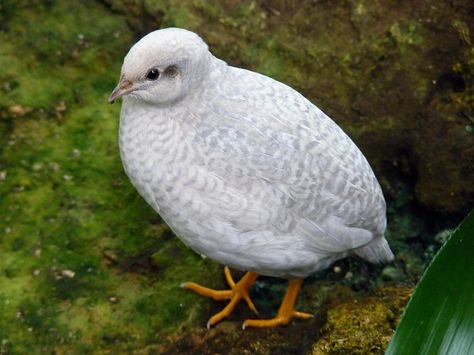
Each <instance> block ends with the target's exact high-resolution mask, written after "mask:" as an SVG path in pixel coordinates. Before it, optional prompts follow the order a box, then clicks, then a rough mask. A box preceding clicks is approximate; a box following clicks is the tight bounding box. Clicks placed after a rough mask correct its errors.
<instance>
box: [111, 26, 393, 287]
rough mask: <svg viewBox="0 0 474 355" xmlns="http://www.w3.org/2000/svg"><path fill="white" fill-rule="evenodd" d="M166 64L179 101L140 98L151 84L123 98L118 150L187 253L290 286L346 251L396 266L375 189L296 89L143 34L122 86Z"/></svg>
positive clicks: (200, 45) (178, 37) (350, 148)
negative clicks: (281, 279) (285, 280)
mask: <svg viewBox="0 0 474 355" xmlns="http://www.w3.org/2000/svg"><path fill="white" fill-rule="evenodd" d="M143 62H145V63H143ZM160 62H163V63H164V64H163V65H164V66H166V65H170V64H172V65H177V68H178V75H177V76H176V77H175V78H173V79H171V78H169V79H166V78H165V79H163V84H161V85H167V84H165V83H166V80H179V81H180V83H179V90H180V91H179V92H180V93H179V95H176V96H175V97H171V98H169V99H168V98H166V97H164V95H163V97H164V98H163V99H162V101H160V99H159V98H157V99H156V100H154V98H153V95H152V94H150V93H147V92H144V93H143V94H142V93H140V91H146V90H147V88H148V87H147V86H146V87H145V88H144V89H142V90H137V91H136V92H132V93H131V94H129V95H126V96H124V101H123V106H122V112H121V120H120V152H121V156H122V161H123V164H124V168H125V171H126V173H127V175H128V176H129V178H130V180H131V182H132V184H133V185H134V186H135V187H136V188H137V190H138V192H139V193H140V194H141V195H142V196H143V198H144V199H145V200H146V201H147V202H148V203H149V204H150V205H151V206H152V207H153V208H154V209H155V210H156V211H157V212H158V213H159V214H160V215H161V216H162V218H163V219H164V221H165V222H166V223H167V224H168V225H169V226H170V227H171V228H172V229H173V230H174V231H175V233H176V234H177V235H178V237H179V238H180V239H181V240H182V241H183V242H184V243H185V244H187V245H188V246H189V247H191V248H192V249H194V250H195V251H196V252H198V253H200V254H203V255H206V256H208V257H209V258H211V259H214V260H216V261H218V262H220V263H222V264H225V265H228V266H230V267H232V268H237V269H240V270H249V271H254V272H257V273H260V274H264V275H269V276H279V277H285V278H293V277H306V276H308V275H309V274H310V273H312V272H315V271H318V270H321V269H323V268H326V267H328V266H329V265H330V264H331V263H332V262H334V261H335V260H337V259H340V258H343V257H345V256H347V255H348V254H349V253H356V254H358V255H359V256H361V257H363V258H365V259H367V260H369V261H371V262H382V261H389V260H391V259H392V258H393V255H392V253H391V251H390V248H389V246H388V244H387V242H386V240H385V238H384V231H385V227H386V218H385V201H384V198H383V195H382V191H381V189H380V186H379V184H378V182H377V179H376V178H375V176H374V174H373V172H372V169H371V168H370V165H369V164H368V162H367V160H366V159H365V157H364V156H363V154H362V153H361V152H360V150H359V149H358V148H357V147H356V145H355V144H354V143H353V142H352V141H351V139H350V138H349V137H348V136H347V135H346V134H345V133H344V132H343V131H342V130H341V128H340V127H339V126H338V125H337V124H336V123H334V121H332V120H331V119H330V118H329V117H328V116H327V115H325V114H324V113H323V112H322V111H321V110H319V109H318V108H317V107H316V106H315V105H313V104H312V103H311V102H309V101H308V100H307V99H305V98H304V97H303V96H302V95H300V94H299V93H298V92H296V91H295V90H293V89H291V88H290V87H288V86H286V85H284V84H282V83H280V82H278V81H275V80H273V79H271V78H269V77H266V76H264V75H261V74H258V73H255V72H252V71H248V70H244V69H239V68H235V67H232V66H229V65H227V64H226V63H225V62H223V61H221V60H219V59H217V58H215V57H214V56H212V54H211V53H210V52H209V51H208V49H207V46H206V45H205V43H204V42H203V41H202V40H201V39H200V38H199V37H198V36H197V35H195V34H193V33H192V32H189V31H185V30H179V29H166V30H160V31H155V32H153V33H151V34H149V35H148V36H146V37H145V38H144V39H142V40H141V41H140V42H138V43H137V44H136V45H135V46H134V47H133V48H132V49H131V51H130V53H129V54H128V55H127V57H126V58H125V61H124V66H123V68H122V77H129V76H131V77H136V78H138V77H140V75H143V73H144V71H146V69H147V68H148V67H152V66H153V65H155V64H159V63H160ZM174 62H176V63H174ZM137 68H139V69H137ZM133 73H135V74H133ZM132 79H133V78H132ZM147 85H150V84H147ZM156 85H160V84H159V83H157V84H156ZM170 85H171V84H170ZM176 85H178V84H176ZM157 90H158V89H157ZM163 90H165V89H163ZM163 92H164V91H163Z"/></svg>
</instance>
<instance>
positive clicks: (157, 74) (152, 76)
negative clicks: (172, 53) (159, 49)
mask: <svg viewBox="0 0 474 355" xmlns="http://www.w3.org/2000/svg"><path fill="white" fill-rule="evenodd" d="M159 77H160V72H159V71H158V69H150V71H149V72H148V73H146V78H147V79H148V80H156V79H158V78H159Z"/></svg>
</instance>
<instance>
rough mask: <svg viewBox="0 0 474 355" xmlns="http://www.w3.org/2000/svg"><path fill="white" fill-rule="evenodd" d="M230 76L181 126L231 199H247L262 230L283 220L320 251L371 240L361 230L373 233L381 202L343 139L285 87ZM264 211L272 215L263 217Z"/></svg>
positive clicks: (363, 164) (245, 74)
mask: <svg viewBox="0 0 474 355" xmlns="http://www.w3.org/2000/svg"><path fill="white" fill-rule="evenodd" d="M230 73H231V75H230V76H231V77H230V78H228V80H224V81H223V80H220V81H219V80H214V82H215V83H216V84H215V87H212V88H211V89H209V90H208V91H207V92H205V94H204V95H203V97H202V101H203V104H202V105H200V106H199V108H197V110H196V111H194V112H190V117H189V119H188V120H187V121H186V124H189V125H192V126H193V127H192V129H190V130H189V131H191V132H194V136H193V138H192V139H193V141H194V144H193V146H194V147H201V148H202V150H201V154H203V156H206V159H205V160H206V161H207V166H206V169H208V170H209V171H211V172H212V174H214V175H215V176H216V177H217V178H219V179H222V180H223V181H225V182H226V184H225V186H228V187H229V186H230V187H233V189H231V190H227V193H230V194H232V195H233V197H234V198H235V199H236V200H241V201H244V200H249V196H251V197H250V204H251V205H252V208H253V210H254V211H255V213H260V214H262V215H263V216H266V217H267V218H265V219H264V220H261V222H262V228H263V227H267V228H268V224H269V223H270V224H271V225H273V226H274V228H277V229H278V226H279V225H281V224H282V223H283V225H281V226H280V227H281V228H283V229H285V228H286V229H291V228H292V229H293V230H298V232H301V233H305V234H313V235H318V236H319V238H320V241H321V243H320V244H321V246H322V247H326V248H327V249H331V248H332V249H334V248H335V247H336V248H337V249H341V250H346V249H348V247H347V246H348V245H351V247H354V246H359V245H363V244H366V243H367V242H368V241H370V239H371V236H372V233H371V232H369V233H367V232H363V231H365V230H370V229H376V228H378V227H377V226H375V227H374V228H372V227H373V226H372V225H371V224H373V223H374V221H373V220H374V218H375V217H376V216H375V214H380V212H379V211H380V209H381V207H382V202H383V197H382V198H381V196H379V195H380V192H379V189H380V188H379V186H378V183H377V181H376V180H375V177H374V176H373V173H372V170H371V168H370V166H369V165H368V163H367V161H366V159H365V158H364V156H363V155H362V153H361V152H360V151H359V150H358V149H357V147H356V146H355V145H354V143H353V142H352V141H351V140H350V138H349V137H348V136H347V135H346V134H345V133H344V132H343V131H342V130H341V129H340V128H339V127H338V126H337V125H336V124H335V123H334V122H333V121H332V120H331V119H330V118H329V117H327V116H326V115H325V114H324V113H323V112H322V111H320V110H319V109H318V108H317V107H315V106H314V105H312V104H311V103H310V102H309V101H308V100H306V99H305V98H304V97H303V96H302V95H300V94H299V93H297V92H296V91H295V90H293V89H291V88H289V87H288V86H286V85H284V84H282V83H279V82H277V81H274V80H272V79H270V78H268V77H265V76H263V75H259V74H256V73H253V72H249V71H246V70H241V69H235V68H232V69H230ZM200 110H202V111H201V112H200ZM203 161H204V160H203ZM377 189H378V190H377ZM230 191H231V192H230ZM214 203H220V202H217V201H215V202H214ZM247 204H249V202H247ZM221 207H222V206H221ZM371 207H376V208H371ZM383 208H384V205H383ZM268 209H269V210H273V211H276V213H263V210H268ZM372 214H373V215H372ZM382 214H384V211H382ZM259 218H261V216H259V217H258V218H256V221H259ZM268 218H269V219H270V220H268ZM379 219H380V218H379ZM275 226H276V227H275ZM255 227H256V226H253V228H255ZM344 228H346V230H344V231H345V233H343V232H344V231H343V229H344ZM347 228H349V229H347ZM350 229H353V230H352V231H351V230H350ZM359 230H360V231H361V232H360V233H358V231H359ZM347 234H352V236H347ZM324 238H329V239H328V240H327V241H324ZM331 251H332V250H331Z"/></svg>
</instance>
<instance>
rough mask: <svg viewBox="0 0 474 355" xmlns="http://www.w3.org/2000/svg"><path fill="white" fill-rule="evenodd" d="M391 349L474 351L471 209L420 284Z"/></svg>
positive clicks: (473, 217) (407, 351) (419, 353)
mask: <svg viewBox="0 0 474 355" xmlns="http://www.w3.org/2000/svg"><path fill="white" fill-rule="evenodd" d="M394 354H397V355H398V354H403V355H409V354H417V355H423V354H430V355H431V354H443V355H444V354H474V212H471V214H470V215H468V217H466V219H465V220H464V221H463V222H462V223H461V225H460V226H459V227H458V228H457V229H456V230H455V232H454V233H453V234H452V235H451V237H450V238H449V239H448V241H447V242H446V244H445V245H444V246H443V248H442V249H441V250H440V251H439V253H438V254H437V255H436V257H435V258H434V260H433V262H432V263H431V265H430V266H429V267H428V269H427V270H426V272H425V274H424V276H423V277H422V279H421V281H420V283H419V284H418V286H417V288H416V290H415V293H414V295H413V297H412V299H411V300H410V302H409V303H408V306H407V308H406V310H405V313H404V315H403V317H402V320H401V322H400V324H399V326H398V328H397V330H396V332H395V335H394V337H393V339H392V341H391V343H390V345H389V347H388V349H387V352H386V355H394Z"/></svg>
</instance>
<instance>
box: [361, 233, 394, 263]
mask: <svg viewBox="0 0 474 355" xmlns="http://www.w3.org/2000/svg"><path fill="white" fill-rule="evenodd" d="M354 253H355V254H356V255H358V256H360V257H361V258H362V259H365V260H367V261H370V262H371V263H374V264H379V263H387V262H390V261H392V260H393V259H394V256H393V253H392V250H390V246H389V245H388V243H387V240H386V239H385V238H384V237H377V238H375V239H373V240H372V241H371V242H370V243H368V244H366V245H364V246H363V247H360V248H357V249H354Z"/></svg>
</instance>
